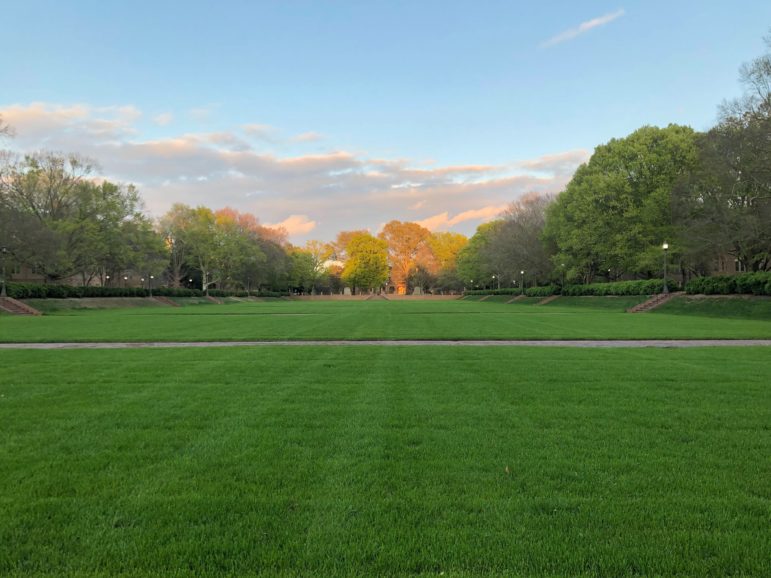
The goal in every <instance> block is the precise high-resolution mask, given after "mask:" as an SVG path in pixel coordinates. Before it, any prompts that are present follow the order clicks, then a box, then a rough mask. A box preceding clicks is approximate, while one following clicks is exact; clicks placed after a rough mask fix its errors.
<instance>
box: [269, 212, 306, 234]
mask: <svg viewBox="0 0 771 578" xmlns="http://www.w3.org/2000/svg"><path fill="white" fill-rule="evenodd" d="M265 226H266V227H270V228H271V229H284V230H285V231H286V232H287V234H288V235H290V236H293V237H296V236H302V235H307V234H308V233H310V232H311V231H312V230H313V229H315V228H316V221H312V220H311V219H309V218H308V215H289V216H288V217H287V218H286V219H284V220H283V221H281V222H280V223H270V224H266V225H265Z"/></svg>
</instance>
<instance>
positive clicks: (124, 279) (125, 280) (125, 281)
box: [123, 275, 128, 289]
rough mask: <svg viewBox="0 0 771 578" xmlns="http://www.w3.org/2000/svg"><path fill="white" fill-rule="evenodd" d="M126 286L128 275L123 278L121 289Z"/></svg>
mask: <svg viewBox="0 0 771 578" xmlns="http://www.w3.org/2000/svg"><path fill="white" fill-rule="evenodd" d="M126 285H128V275H124V276H123V288H124V289H125V288H126Z"/></svg>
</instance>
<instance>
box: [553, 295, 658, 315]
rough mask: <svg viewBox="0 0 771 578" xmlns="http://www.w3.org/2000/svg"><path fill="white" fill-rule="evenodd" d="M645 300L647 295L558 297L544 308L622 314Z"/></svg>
mask: <svg viewBox="0 0 771 578" xmlns="http://www.w3.org/2000/svg"><path fill="white" fill-rule="evenodd" d="M647 300H648V296H647V295H625V296H623V297H615V296H607V297H595V296H587V297H558V298H557V299H555V300H554V301H552V302H550V303H547V304H546V305H545V307H557V308H560V309H563V308H571V309H574V308H580V309H601V310H605V311H617V312H623V311H626V310H627V309H631V308H632V307H634V306H635V305H638V304H639V303H642V302H643V301H647Z"/></svg>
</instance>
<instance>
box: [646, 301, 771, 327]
mask: <svg viewBox="0 0 771 578" xmlns="http://www.w3.org/2000/svg"><path fill="white" fill-rule="evenodd" d="M653 312H655V313H665V314H668V315H699V316H703V317H722V318H726V317H735V318H740V319H764V320H766V321H771V297H749V296H742V297H738V296H737V297H724V296H720V297H704V296H699V297H690V296H686V297H677V298H675V299H672V300H671V301H669V302H668V303H664V305H662V306H661V307H658V308H657V309H654V310H653Z"/></svg>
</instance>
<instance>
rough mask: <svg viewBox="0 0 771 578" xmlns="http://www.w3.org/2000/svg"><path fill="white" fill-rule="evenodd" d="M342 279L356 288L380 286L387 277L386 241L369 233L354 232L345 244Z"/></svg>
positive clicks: (375, 287)
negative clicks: (345, 254)
mask: <svg viewBox="0 0 771 578" xmlns="http://www.w3.org/2000/svg"><path fill="white" fill-rule="evenodd" d="M345 249H346V253H347V255H348V258H347V259H346V261H345V266H344V268H343V273H342V280H343V282H344V283H346V284H348V285H349V286H351V287H352V288H353V291H354V292H356V291H357V290H372V289H377V288H379V287H381V286H382V285H383V284H384V283H385V282H386V280H387V279H388V243H387V242H386V241H384V240H383V239H378V238H377V237H373V236H372V235H370V234H369V233H366V232H360V233H356V234H354V235H353V236H352V237H351V239H350V240H349V241H348V242H347V244H346V247H345Z"/></svg>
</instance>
